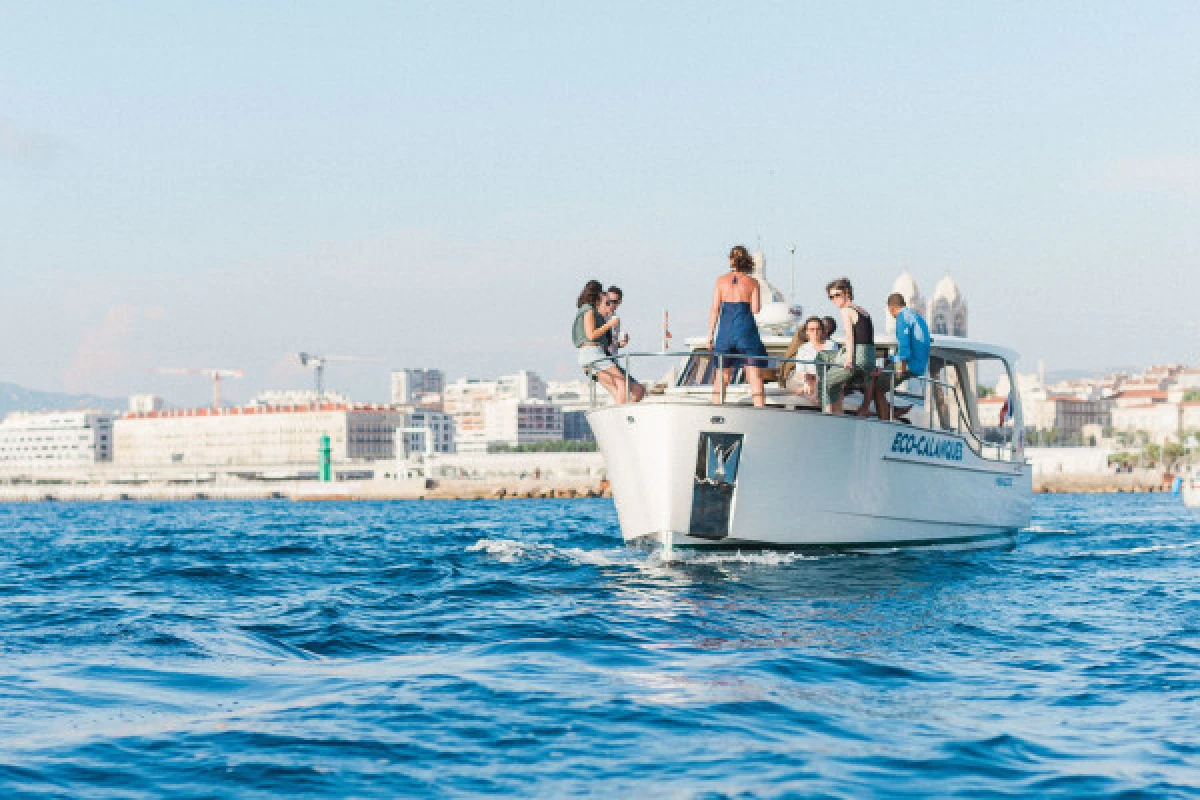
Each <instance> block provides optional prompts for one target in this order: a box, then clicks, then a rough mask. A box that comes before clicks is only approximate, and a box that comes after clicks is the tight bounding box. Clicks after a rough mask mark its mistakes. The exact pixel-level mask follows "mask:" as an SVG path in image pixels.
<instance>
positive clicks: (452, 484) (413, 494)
mask: <svg viewBox="0 0 1200 800" xmlns="http://www.w3.org/2000/svg"><path fill="white" fill-rule="evenodd" d="M1169 490H1170V486H1169V485H1165V486H1164V485H1163V484H1162V482H1161V479H1160V478H1159V477H1157V476H1152V475H1038V476H1035V477H1034V481H1033V491H1034V493H1035V494H1114V493H1121V492H1163V491H1169ZM589 497H592V498H594V497H612V490H611V488H610V487H609V485H608V481H605V480H586V481H561V480H535V479H520V480H518V479H513V480H508V481H503V480H439V481H434V480H415V481H395V480H371V481H345V482H335V483H316V482H313V481H296V482H281V483H277V484H276V483H263V484H252V485H245V484H211V485H205V484H199V485H172V484H143V485H114V484H19V485H10V486H0V503H28V502H120V501H133V500H139V501H157V502H174V501H184V500H292V501H296V502H329V501H354V500H367V501H369V500H533V499H570V498H589Z"/></svg>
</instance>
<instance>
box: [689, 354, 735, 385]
mask: <svg viewBox="0 0 1200 800" xmlns="http://www.w3.org/2000/svg"><path fill="white" fill-rule="evenodd" d="M733 363H741V360H740V359H739V360H738V361H737V362H733ZM743 372H744V370H743V369H742V368H741V367H740V366H738V367H735V368H734V370H733V376H732V377H731V379H730V381H729V385H730V386H734V385H737V384H739V383H742V381H743V377H742V373H743ZM716 375H717V359H716V358H715V357H714V356H709V355H694V356H690V357H689V358H688V360H687V363H686V364H685V365H684V367H683V371H682V372H681V373H680V374H679V382H678V383H676V384H675V385H676V386H712V384H713V380H714V379H715V378H716Z"/></svg>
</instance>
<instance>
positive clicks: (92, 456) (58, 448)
mask: <svg viewBox="0 0 1200 800" xmlns="http://www.w3.org/2000/svg"><path fill="white" fill-rule="evenodd" d="M112 457H113V415H112V414H107V413H103V412H99V411H36V412H24V411H17V412H13V413H11V414H9V415H8V416H6V417H5V418H4V420H3V421H2V422H0V469H2V470H4V471H5V472H14V471H15V472H24V471H33V470H45V469H56V468H69V467H82V466H87V465H89V464H98V463H107V462H109V461H111V460H112Z"/></svg>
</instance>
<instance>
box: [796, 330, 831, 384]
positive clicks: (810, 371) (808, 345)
mask: <svg viewBox="0 0 1200 800" xmlns="http://www.w3.org/2000/svg"><path fill="white" fill-rule="evenodd" d="M836 349H837V345H836V344H834V343H833V342H831V341H828V340H826V341H825V344H823V345H821V349H820V350H818V349H817V348H816V347H815V346H814V345H813V343H812V342H805V343H804V344H802V345H800V349H799V350H797V351H796V360H797V361H815V360H816V358H817V353H819V352H822V351H824V350H836ZM816 374H817V367H816V365H815V364H796V368H795V370H793V372H792V374H791V375H790V376H788V386H790V387H793V388H798V387H799V386H800V384H801V383H803V382H804V379H805V377H807V376H809V375H813V376H815V375H816Z"/></svg>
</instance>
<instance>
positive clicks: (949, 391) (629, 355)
mask: <svg viewBox="0 0 1200 800" xmlns="http://www.w3.org/2000/svg"><path fill="white" fill-rule="evenodd" d="M694 356H707V357H709V358H714V359H715V360H716V367H717V373H715V374H714V376H713V378H714V381H716V380H717V375H721V376H722V379H721V380H720V391H719V392H718V395H717V401H716V404H717V405H724V404H725V403H726V401H727V398H728V389H729V385H730V384H729V383H728V382H726V381H725V380H723V375H724V370H725V361H726V359H727V358H733V359H737V360H739V361H741V360H745V359H746V358H747V356H744V355H738V356H728V355H727V354H724V353H717V352H715V351H713V350H668V351H647V352H629V351H626V352H623V353H621V354H620V355H618V356H604V357H602V358H598V359H595V360H593V361H592V362H590V363H589V364H588V365H587V366H588V367H594V366H596V365H597V364H600V363H612V364H618V359H620V362H619V365H620V366H622V367H623V371H624V373H625V375H624V380H625V398H626V402H629V396H630V389H631V381H632V380H633V378H632V369H631V365H632V362H633V360H634V359H639V358H691V357H694ZM765 360H766V361H767V362H768V365H769V366H770V367H776V368H777V367H779V366H782V365H783V364H794V365H804V366H812V367H816V368H817V369H818V370H828V369H830V368H831V367H836V366H837V364H836V363H833V362H829V361H818V360H816V359H800V358H783V357H780V356H766V357H765ZM900 374H901V373H898V372H897V371H896V370H894V369H890V368H887V367H883V368H880V369H878V370H875V371H873V376H874V377H875V379H877V380H878V379H881V378H883V377H884V376H886V378H887V381H888V391H887V396H888V402H889V405H890V406H891V407H893V408H894V407H895V400H896V386H897V381H896V377H897V376H898V375H900ZM902 383H907V384H910V385H911V384H916V385H919V386H920V387H921V392H920V393H919V395H918V393H917V392H906V394H911V395H913V396H920V397H923V398H924V402H925V403H926V404H929V405H930V406H931V408H930V411H931V420H930V422H931V424H930V425H929V429H930V430H934V428H933V427H932V415H933V414H936V416H937V419H938V424H940V425H943V426H946V427H944V428H943V430H945V431H948V432H951V433H955V434H958V435H960V436H964V437H969V438H970V439H971V440H972V441H973V442H974V443H975V444H976V445H977V448H972V449H974V450H975V451H976V452H978V453H981V454H982V452H983V450H984V448H989V447H994V448H995V449H996V451H997V453H1001V452H1005V451H1007V453H1008V458H999V459H995V460H1009V461H1011V460H1014V459H1015V457H1016V448H1014V447H1012V446H1011V445H1009V446H1006V447H1002V446H1000V445H990V444H988V443H986V442H984V441H983V440H982V439H981V438H980V437H979V435H978V434H977V433H976V432H975V430H974V428H973V427H972V426H971V422H970V419H969V418H968V417H967V410H966V407H965V405H964V404H963V402H962V392H961V389H960V387H959V386H957V385H955V384H953V383H951V382H950V381H946V380H940V379H937V378H931V377H929V376H927V375H911V374H905V375H904V380H903V381H902ZM700 385H707V384H700ZM931 389H941V390H942V391H943V392H945V396H944V397H943V398H941V400H940V402H939V401H938V399H937V398H936V397H934V393H933V392H932V391H931ZM951 402H952V403H953V404H954V407H955V411H956V412H957V413H953V414H949V413H947V414H943V413H942V412H943V408H945V409H946V410H947V411H948V406H949V403H951ZM596 405H597V389H596V382H595V381H593V382H592V387H591V406H592V407H593V408H595V407H596Z"/></svg>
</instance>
